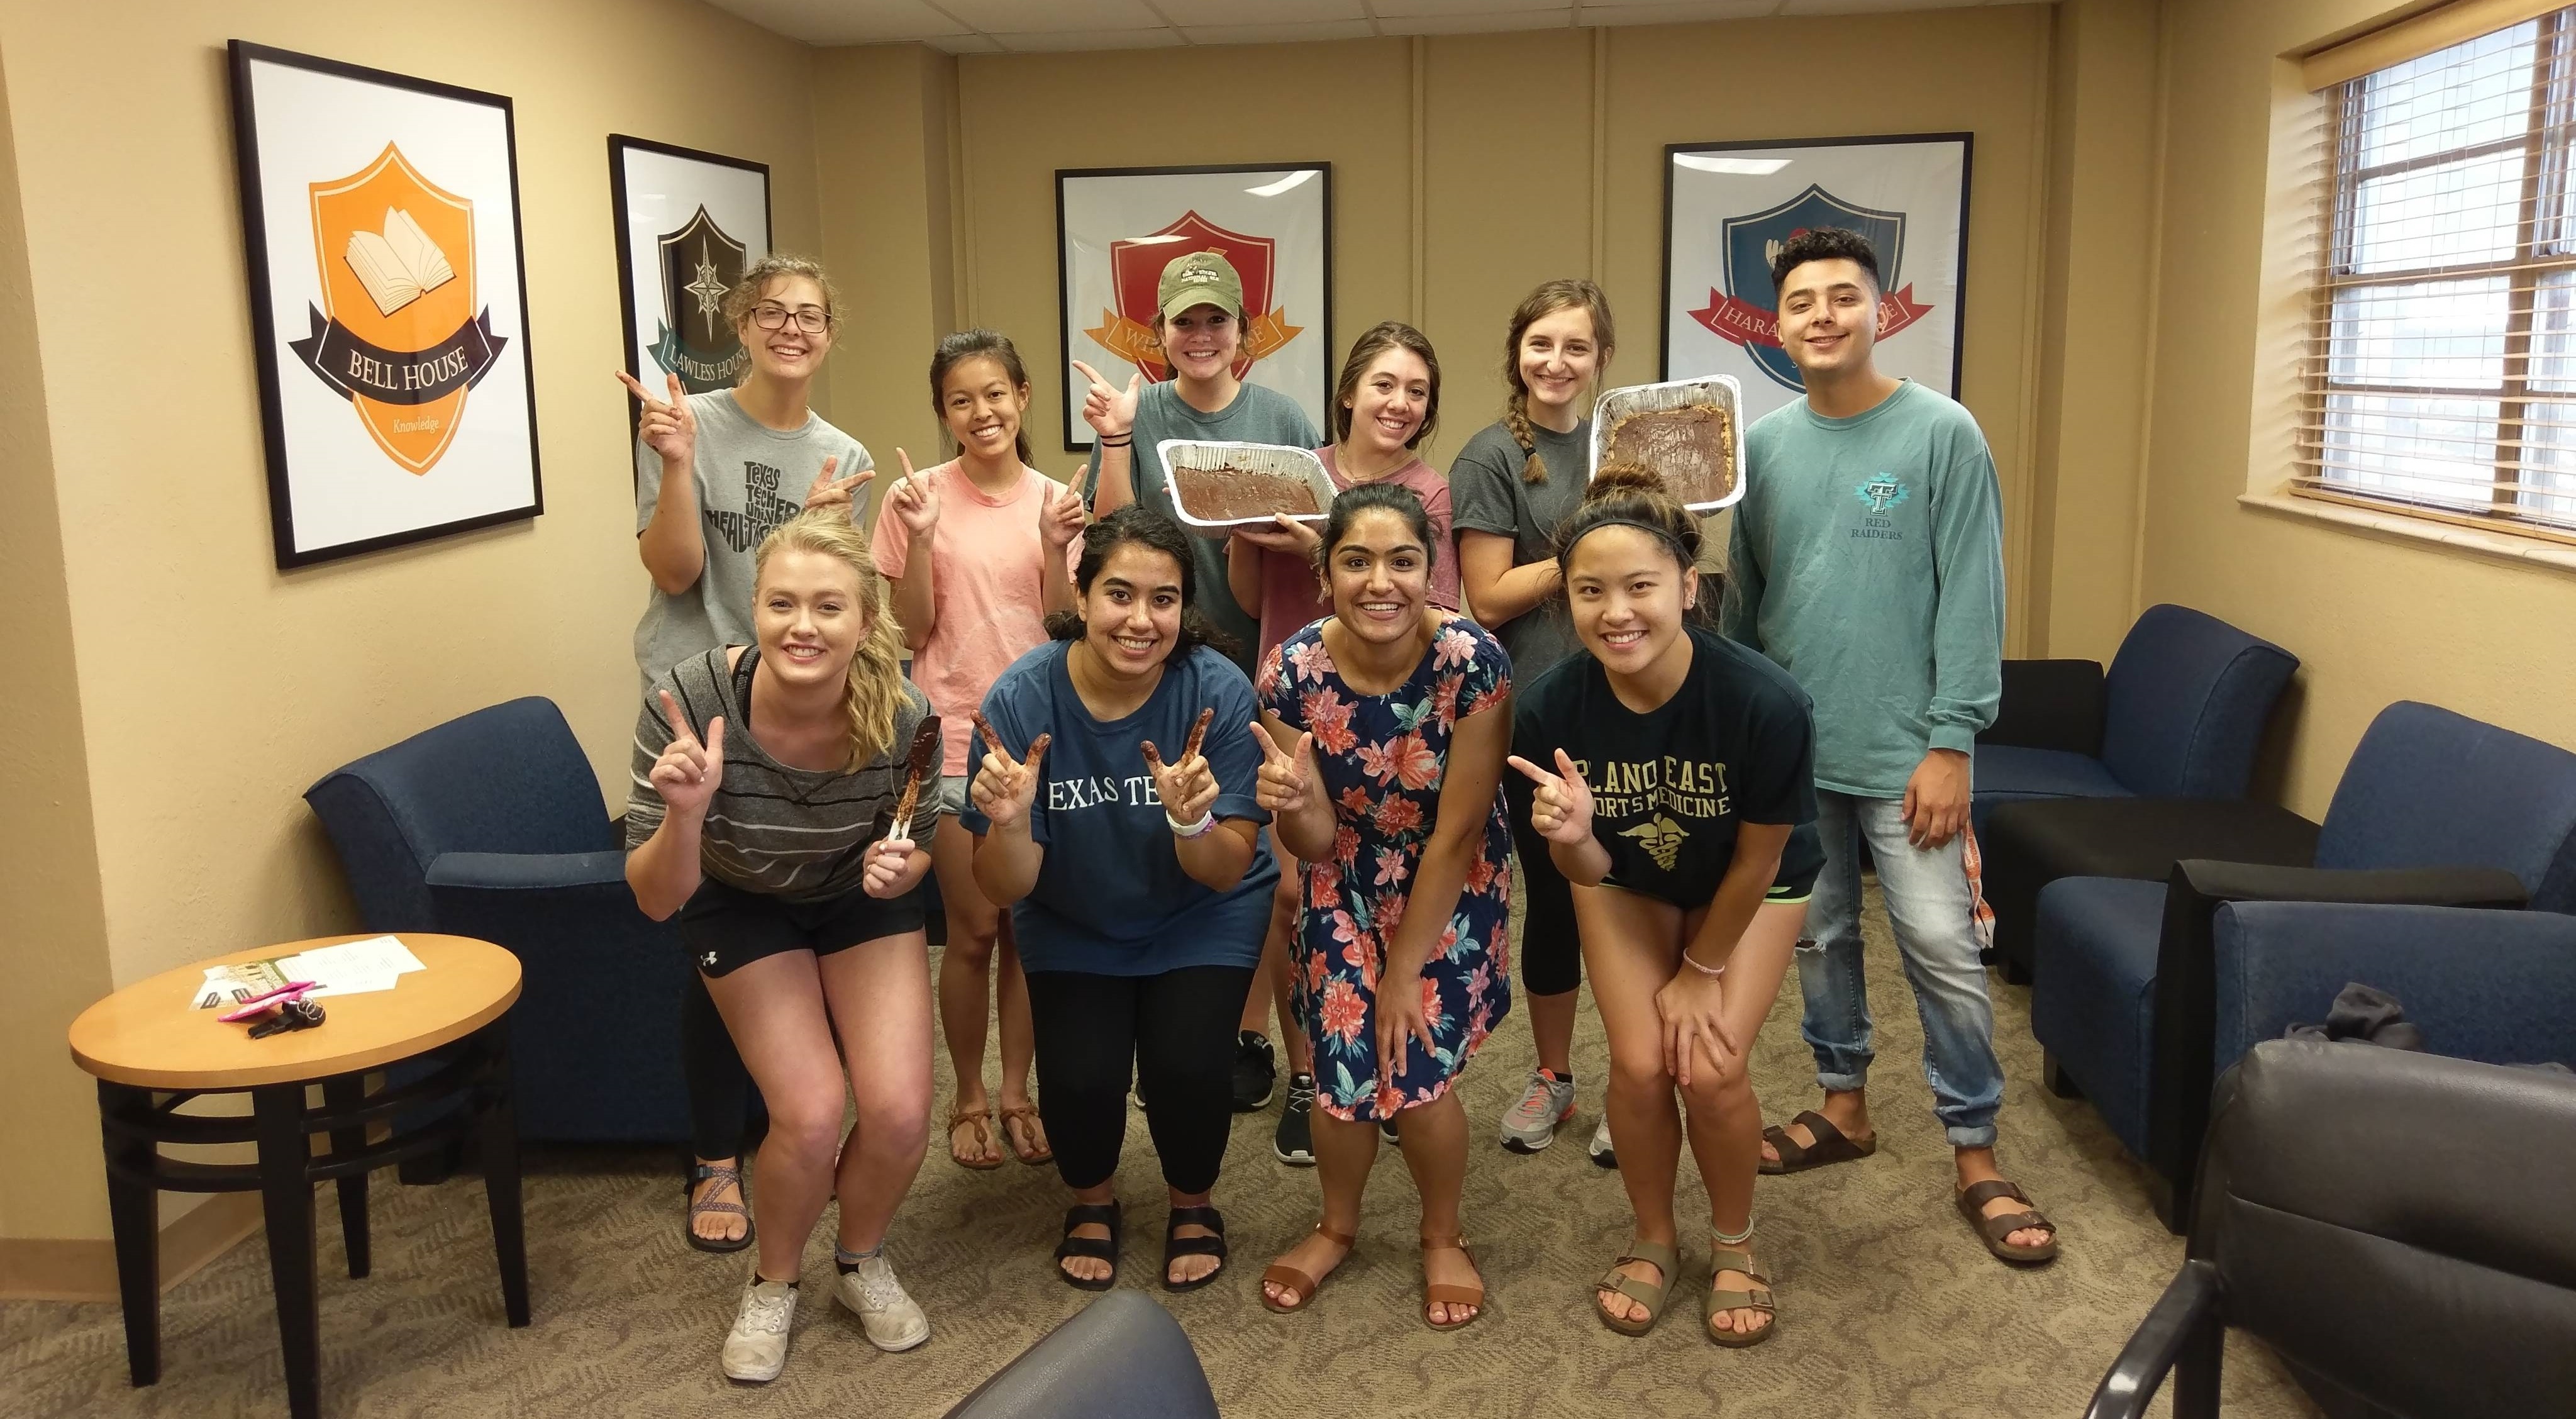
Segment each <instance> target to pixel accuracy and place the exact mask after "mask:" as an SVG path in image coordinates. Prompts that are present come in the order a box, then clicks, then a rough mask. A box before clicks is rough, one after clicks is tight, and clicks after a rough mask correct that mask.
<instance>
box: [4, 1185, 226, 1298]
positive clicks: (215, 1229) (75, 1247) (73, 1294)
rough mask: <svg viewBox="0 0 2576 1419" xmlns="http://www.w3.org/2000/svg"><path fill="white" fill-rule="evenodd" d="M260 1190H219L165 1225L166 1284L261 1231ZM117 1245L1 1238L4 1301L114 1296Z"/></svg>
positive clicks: (80, 1240)
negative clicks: (257, 1191)
mask: <svg viewBox="0 0 2576 1419" xmlns="http://www.w3.org/2000/svg"><path fill="white" fill-rule="evenodd" d="M259 1212H260V1202H259V1194H258V1193H256V1192H219V1193H215V1194H213V1195H211V1196H209V1197H208V1198H207V1199H206V1200H205V1202H204V1203H202V1204H201V1205H199V1206H198V1207H196V1208H195V1209H194V1210H192V1211H190V1212H189V1213H188V1215H186V1216H184V1217H181V1218H180V1219H179V1220H177V1221H175V1222H172V1223H171V1224H169V1225H168V1226H166V1227H163V1228H162V1229H161V1289H162V1290H163V1291H167V1290H169V1289H170V1288H171V1287H173V1286H176V1285H178V1284H179V1283H180V1282H182V1281H185V1280H187V1279H188V1278H189V1277H191V1276H194V1275H196V1274H197V1272H198V1271H199V1270H201V1269H203V1268H204V1267H205V1265H206V1263H208V1262H210V1261H213V1260H214V1259H215V1258H216V1257H219V1256H222V1255H223V1254H224V1253H225V1252H228V1251H230V1250H232V1249H233V1247H234V1245H235V1244H236V1243H238V1242H240V1241H241V1240H242V1239H243V1238H245V1237H247V1236H249V1235H250V1234H251V1233H253V1232H256V1231H258V1230H259ZM116 1298H117V1288H116V1244H115V1243H114V1242H111V1241H109V1240H108V1239H107V1238H105V1237H97V1238H90V1237H74V1238H57V1237H0V1301H113V1300H115V1299H116Z"/></svg>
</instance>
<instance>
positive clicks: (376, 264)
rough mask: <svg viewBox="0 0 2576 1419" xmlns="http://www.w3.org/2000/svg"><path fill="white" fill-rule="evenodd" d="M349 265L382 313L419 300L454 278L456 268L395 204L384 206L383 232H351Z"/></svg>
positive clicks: (393, 310) (436, 244) (391, 311)
mask: <svg viewBox="0 0 2576 1419" xmlns="http://www.w3.org/2000/svg"><path fill="white" fill-rule="evenodd" d="M347 260H348V262H349V269H350V270H351V271H354V272H356V273H357V276H358V284H360V285H362V286H365V287H366V288H367V295H368V296H369V297H370V298H371V299H373V300H374V301H375V303H376V310H377V311H378V313H380V314H383V315H391V314H393V313H394V312H395V311H398V310H400V309H402V308H403V307H404V306H407V305H410V304H411V303H412V302H413V301H416V300H419V299H420V298H421V297H422V296H424V295H427V294H428V293H429V292H431V291H434V290H437V289H438V288H439V287H441V286H444V285H446V284H447V283H448V282H450V281H452V280H455V279H456V268H455V267H453V266H450V265H448V264H447V253H445V252H443V251H440V250H439V249H438V243H436V242H434V241H431V240H430V239H429V233H427V232H424V231H422V230H421V229H420V223H418V222H415V221H413V220H412V219H411V213H409V212H406V211H403V210H401V209H400V208H397V207H387V208H386V209H385V230H384V234H383V235H381V236H379V235H377V234H376V233H374V232H351V233H350V234H349V250H348V255H347Z"/></svg>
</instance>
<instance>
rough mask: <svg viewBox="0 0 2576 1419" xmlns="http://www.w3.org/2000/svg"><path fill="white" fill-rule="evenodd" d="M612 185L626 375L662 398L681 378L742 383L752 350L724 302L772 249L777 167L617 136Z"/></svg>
mask: <svg viewBox="0 0 2576 1419" xmlns="http://www.w3.org/2000/svg"><path fill="white" fill-rule="evenodd" d="M608 190H609V197H610V201H611V203H612V204H613V205H614V206H615V208H616V212H617V292H618V296H619V297H620V299H621V300H622V301H623V303H624V309H625V313H626V372H627V373H628V374H631V375H633V376H635V378H636V380H637V381H638V382H639V383H641V384H642V385H643V386H644V387H645V388H646V389H649V390H652V391H653V392H654V394H655V396H656V397H657V398H658V397H660V396H661V394H662V393H663V391H664V390H666V389H667V388H668V387H669V385H670V381H672V380H674V379H676V380H678V381H679V382H680V388H681V391H682V392H683V393H688V394H704V393H706V392H707V391H709V390H713V389H731V388H733V387H734V385H736V384H737V383H740V382H741V379H742V374H743V370H744V368H745V366H746V365H747V364H748V363H749V360H750V356H749V355H748V354H746V353H745V352H744V351H743V348H742V342H741V341H740V340H739V339H736V338H735V336H734V332H733V327H732V326H730V325H727V324H726V323H725V319H724V298H725V292H727V291H729V290H731V289H732V288H733V285H734V283H735V282H737V281H739V280H741V279H742V273H743V272H744V270H746V269H747V268H749V267H750V265H751V264H752V263H753V262H755V261H758V260H760V259H761V258H762V257H764V256H767V255H768V254H769V165H768V164H767V163H755V162H749V161H746V160H744V159H742V158H728V157H725V156H723V155H722V154H718V153H702V152H699V151H698V150H697V149H695V148H677V147H673V146H671V145H670V144H668V143H654V142H648V141H646V140H645V139H642V138H629V137H626V136H624V135H622V134H611V135H609V139H608ZM628 403H629V405H630V406H631V405H632V404H633V401H632V400H629V401H628ZM629 412H630V413H634V412H637V411H635V410H634V409H632V408H631V407H630V410H629Z"/></svg>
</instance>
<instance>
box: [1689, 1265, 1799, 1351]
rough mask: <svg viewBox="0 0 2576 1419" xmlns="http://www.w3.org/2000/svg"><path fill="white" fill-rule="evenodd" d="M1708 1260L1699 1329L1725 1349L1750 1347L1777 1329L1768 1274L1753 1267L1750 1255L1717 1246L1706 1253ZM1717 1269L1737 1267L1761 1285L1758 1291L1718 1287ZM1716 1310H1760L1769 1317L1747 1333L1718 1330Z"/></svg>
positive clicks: (1778, 1321)
mask: <svg viewBox="0 0 2576 1419" xmlns="http://www.w3.org/2000/svg"><path fill="white" fill-rule="evenodd" d="M1708 1260H1709V1278H1708V1282H1709V1289H1708V1298H1707V1300H1706V1301H1704V1302H1703V1303H1702V1304H1701V1306H1700V1329H1702V1330H1704V1331H1707V1332H1708V1338H1709V1339H1710V1340H1711V1341H1713V1342H1715V1343H1717V1344H1719V1345H1723V1346H1725V1347H1726V1348H1727V1349H1729V1350H1746V1349H1750V1348H1752V1347H1753V1346H1756V1345H1759V1344H1761V1343H1762V1342H1763V1341H1765V1340H1768V1339H1770V1338H1771V1337H1772V1335H1773V1334H1774V1333H1776V1332H1777V1331H1778V1330H1779V1329H1780V1308H1779V1307H1778V1306H1775V1305H1773V1304H1772V1302H1771V1278H1770V1277H1768V1276H1765V1275H1763V1274H1762V1273H1761V1272H1759V1271H1756V1270H1754V1269H1753V1257H1752V1255H1751V1254H1750V1253H1747V1252H1741V1251H1737V1250H1735V1249H1734V1248H1732V1247H1720V1248H1718V1249H1717V1250H1716V1251H1713V1252H1711V1253H1709V1258H1708ZM1720 1271H1740V1272H1742V1273H1744V1274H1745V1275H1746V1276H1749V1277H1751V1278H1752V1280H1753V1284H1754V1285H1756V1286H1759V1287H1761V1288H1762V1289H1761V1290H1759V1291H1721V1290H1718V1289H1717V1273H1718V1272H1720ZM1720 1311H1761V1312H1763V1313H1765V1314H1767V1315H1769V1316H1770V1317H1771V1320H1770V1322H1769V1323H1768V1324H1766V1325H1764V1326H1763V1327H1762V1328H1761V1329H1760V1330H1756V1331H1753V1332H1750V1333H1747V1332H1745V1331H1741V1330H1720V1329H1718V1328H1717V1313H1718V1312H1720Z"/></svg>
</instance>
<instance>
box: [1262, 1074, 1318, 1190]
mask: <svg viewBox="0 0 2576 1419" xmlns="http://www.w3.org/2000/svg"><path fill="white" fill-rule="evenodd" d="M1314 1115H1315V1076H1314V1075H1312V1074H1291V1075H1289V1076H1288V1102H1287V1103H1286V1104H1284V1105H1282V1106H1281V1107H1280V1110H1279V1131H1278V1132H1276V1133H1274V1134H1272V1135H1271V1136H1270V1156H1272V1157H1274V1158H1277V1159H1278V1160H1279V1161H1280V1162H1283V1163H1285V1164H1287V1165H1288V1166H1289V1167H1292V1168H1311V1167H1313V1166H1315V1118H1314Z"/></svg>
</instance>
